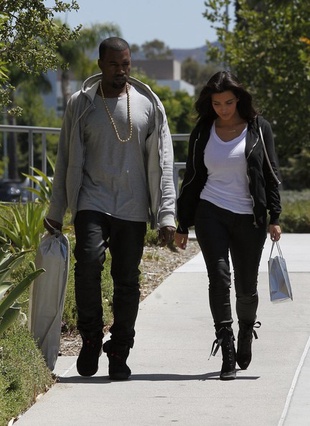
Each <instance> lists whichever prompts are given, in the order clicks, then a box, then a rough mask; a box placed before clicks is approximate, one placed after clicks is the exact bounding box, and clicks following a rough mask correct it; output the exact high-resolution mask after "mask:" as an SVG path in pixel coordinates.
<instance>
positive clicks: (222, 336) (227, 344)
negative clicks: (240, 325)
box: [211, 327, 236, 380]
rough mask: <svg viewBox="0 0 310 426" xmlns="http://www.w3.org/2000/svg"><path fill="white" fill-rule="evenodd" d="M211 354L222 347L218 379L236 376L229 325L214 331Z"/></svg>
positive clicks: (232, 338) (231, 333)
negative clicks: (221, 362) (214, 337)
mask: <svg viewBox="0 0 310 426" xmlns="http://www.w3.org/2000/svg"><path fill="white" fill-rule="evenodd" d="M215 335H216V337H217V338H216V340H215V341H214V342H213V346H212V350H211V355H213V356H215V355H216V353H217V351H218V349H219V347H221V348H222V357H223V364H222V369H221V374H220V380H234V379H235V378H236V350H235V343H234V341H235V338H234V333H233V330H232V328H231V327H222V328H220V329H219V330H218V331H217V332H216V333H215Z"/></svg>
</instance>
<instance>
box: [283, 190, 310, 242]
mask: <svg viewBox="0 0 310 426" xmlns="http://www.w3.org/2000/svg"><path fill="white" fill-rule="evenodd" d="M281 199H282V214H281V217H280V222H281V227H282V232H286V233H297V234H298V233H310V190H303V191H282V192H281Z"/></svg>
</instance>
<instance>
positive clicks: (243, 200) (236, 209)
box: [200, 123, 253, 214]
mask: <svg viewBox="0 0 310 426" xmlns="http://www.w3.org/2000/svg"><path fill="white" fill-rule="evenodd" d="M246 133H247V127H246V128H245V129H244V130H243V132H242V133H241V135H239V136H237V137H236V138H235V139H232V140H231V141H228V142H224V141H222V140H221V139H220V138H219V137H218V135H217V134H216V131H215V125H214V123H213V126H212V129H211V133H210V138H209V141H208V143H207V145H206V148H205V151H204V163H205V166H206V167H207V169H208V180H207V182H206V184H205V186H204V188H203V190H202V191H201V194H200V198H201V199H203V200H207V201H210V202H211V203H213V204H215V205H216V206H218V207H221V208H223V209H226V210H230V211H232V212H233V213H239V214H252V213H253V202H252V198H251V195H250V191H249V181H248V176H247V162H246V158H245V137H246Z"/></svg>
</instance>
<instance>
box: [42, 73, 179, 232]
mask: <svg viewBox="0 0 310 426" xmlns="http://www.w3.org/2000/svg"><path fill="white" fill-rule="evenodd" d="M100 79H101V74H96V75H94V76H92V77H90V78H88V79H87V80H86V81H85V82H84V83H83V85H82V89H81V90H80V91H78V92H76V93H74V94H73V95H72V97H71V98H70V100H69V102H68V104H67V108H66V113H65V116H64V121H63V125H62V129H61V133H60V139H59V146H58V154H57V161H56V168H55V175H54V179H53V192H52V197H51V201H50V208H49V212H48V214H47V217H48V218H49V219H52V220H55V221H57V222H59V223H62V222H63V217H64V215H65V213H66V211H67V209H68V208H69V210H70V212H71V220H72V221H74V218H75V215H76V213H77V203H78V196H79V191H80V188H81V185H82V179H83V165H84V159H85V146H84V126H85V119H86V117H87V115H88V114H90V113H91V112H92V111H93V110H94V109H95V105H94V98H95V95H96V92H97V89H98V86H99V81H100ZM129 83H130V84H131V85H133V86H136V87H139V88H140V89H142V90H143V91H145V92H146V93H147V94H148V96H149V97H150V98H151V99H152V101H153V103H154V110H155V128H154V131H153V133H152V134H151V135H150V136H149V137H148V139H147V141H146V152H147V154H146V155H147V161H146V163H147V180H148V190H149V200H150V206H149V207H150V221H151V225H152V228H162V227H163V226H175V220H174V217H175V187H174V181H173V164H174V159H173V145H172V140H171V135H170V130H169V127H168V123H167V117H166V114H165V110H164V107H163V105H162V103H161V101H160V100H159V98H158V96H157V95H156V94H155V93H154V92H153V91H152V90H151V88H150V87H149V86H147V85H146V84H144V83H142V82H141V81H139V80H137V79H135V78H133V77H130V78H129Z"/></svg>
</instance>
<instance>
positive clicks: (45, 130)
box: [0, 124, 189, 195]
mask: <svg viewBox="0 0 310 426" xmlns="http://www.w3.org/2000/svg"><path fill="white" fill-rule="evenodd" d="M0 133H2V134H3V157H7V144H8V141H7V133H28V169H29V170H28V174H29V175H31V176H33V167H34V135H35V134H41V150H42V158H41V170H42V172H43V173H44V174H47V173H46V171H47V140H46V135H48V134H59V133H60V128H58V127H36V126H14V125H4V124H1V125H0ZM188 138H189V135H188V134H172V140H173V141H176V142H178V141H187V140H188ZM184 169H185V162H175V163H174V184H175V188H176V193H177V195H178V194H179V176H180V171H181V170H184Z"/></svg>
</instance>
